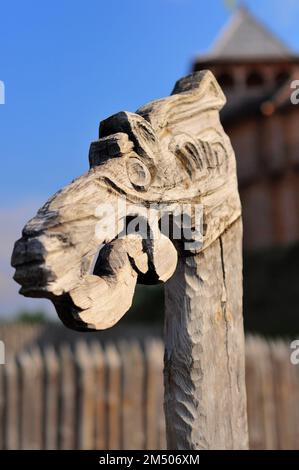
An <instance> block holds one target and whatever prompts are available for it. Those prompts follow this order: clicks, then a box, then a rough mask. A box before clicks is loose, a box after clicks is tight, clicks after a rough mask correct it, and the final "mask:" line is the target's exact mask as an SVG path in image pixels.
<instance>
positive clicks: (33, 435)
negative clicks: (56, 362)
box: [19, 350, 42, 449]
mask: <svg viewBox="0 0 299 470" xmlns="http://www.w3.org/2000/svg"><path fill="white" fill-rule="evenodd" d="M41 364H42V361H41V355H40V352H39V351H38V350H34V351H32V352H31V353H29V352H24V353H22V354H21V355H20V356H19V365H20V375H21V384H22V385H21V449H41V447H42V420H41V415H42V413H41V410H42V406H41V398H42V374H41V371H42V370H41V367H42V366H41Z"/></svg>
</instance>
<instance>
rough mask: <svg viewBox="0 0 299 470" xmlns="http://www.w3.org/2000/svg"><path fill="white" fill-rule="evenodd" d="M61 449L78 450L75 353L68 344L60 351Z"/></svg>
mask: <svg viewBox="0 0 299 470" xmlns="http://www.w3.org/2000/svg"><path fill="white" fill-rule="evenodd" d="M59 361H60V380H59V448H60V449H62V450H71V449H75V448H76V442H77V438H76V435H77V419H76V406H77V398H76V373H75V361H74V357H73V353H72V351H71V348H70V347H69V345H68V344H63V345H62V346H61V348H60V350H59Z"/></svg>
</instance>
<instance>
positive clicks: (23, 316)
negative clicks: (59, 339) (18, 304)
mask: <svg viewBox="0 0 299 470" xmlns="http://www.w3.org/2000/svg"><path fill="white" fill-rule="evenodd" d="M14 321H17V322H18V323H26V324H31V325H33V324H39V323H46V322H47V318H46V315H45V313H44V312H43V311H42V310H35V311H32V312H31V311H28V310H22V311H20V312H19V313H17V315H16V317H15V319H14Z"/></svg>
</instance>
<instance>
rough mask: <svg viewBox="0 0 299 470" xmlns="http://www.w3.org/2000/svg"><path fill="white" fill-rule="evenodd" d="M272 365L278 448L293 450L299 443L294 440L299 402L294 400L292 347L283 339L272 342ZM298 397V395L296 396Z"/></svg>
mask: <svg viewBox="0 0 299 470" xmlns="http://www.w3.org/2000/svg"><path fill="white" fill-rule="evenodd" d="M271 353H272V367H273V372H274V385H275V403H276V406H275V409H276V429H277V432H278V445H277V449H280V450H292V449H294V448H295V447H296V445H298V443H296V442H295V441H294V437H295V436H296V428H297V426H298V425H297V423H296V421H295V418H296V417H298V414H297V413H296V410H297V407H298V402H296V401H295V400H294V398H295V397H296V396H294V382H293V379H292V369H293V367H294V366H292V364H291V362H290V348H289V346H288V345H286V344H285V343H284V342H282V341H275V342H274V343H272V344H271ZM296 398H297V397H296Z"/></svg>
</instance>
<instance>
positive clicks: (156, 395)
mask: <svg viewBox="0 0 299 470" xmlns="http://www.w3.org/2000/svg"><path fill="white" fill-rule="evenodd" d="M145 361H146V363H145V367H146V369H145V370H146V374H145V449H147V450H156V449H160V448H161V447H160V439H159V437H160V433H161V430H160V423H161V421H162V422H163V423H164V412H163V398H162V401H161V395H162V396H163V384H162V374H163V345H162V342H161V341H158V340H155V339H150V340H148V341H146V343H145ZM161 416H162V419H161ZM164 434H165V429H164Z"/></svg>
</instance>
